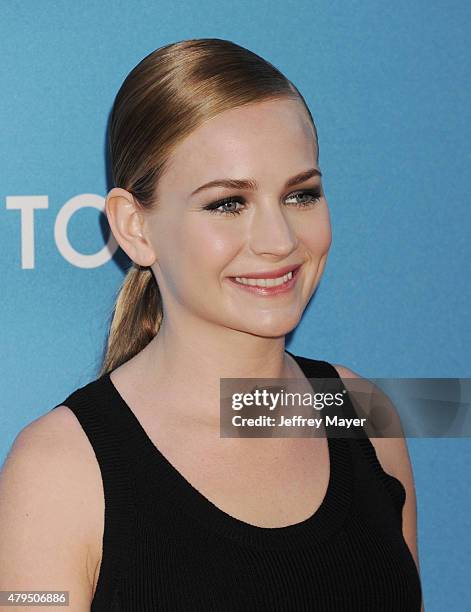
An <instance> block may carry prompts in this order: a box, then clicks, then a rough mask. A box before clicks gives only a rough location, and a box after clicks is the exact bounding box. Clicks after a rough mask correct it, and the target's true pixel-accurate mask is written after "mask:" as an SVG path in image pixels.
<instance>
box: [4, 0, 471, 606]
mask: <svg viewBox="0 0 471 612" xmlns="http://www.w3.org/2000/svg"><path fill="white" fill-rule="evenodd" d="M470 25H471V5H470V3H469V2H466V1H464V0H463V1H455V0H443V1H442V2H439V1H437V0H428V1H423V0H422V1H419V0H417V1H416V2H412V3H411V2H410V1H404V0H398V1H396V2H394V3H391V2H385V1H379V2H378V0H363V1H362V2H359V1H355V0H349V1H348V2H331V1H328V0H319V1H317V0H306V1H301V0H297V1H293V2H289V3H288V2H278V3H274V1H273V0H258V1H257V2H252V1H248V0H239V1H238V2H237V3H236V4H234V3H232V2H221V0H200V1H199V2H194V3H193V2H178V1H176V0H171V1H163V0H154V1H150V0H147V1H143V0H140V1H139V2H137V1H134V2H133V1H132V0H126V1H116V0H113V1H110V0H106V1H105V0H101V2H91V1H88V0H81V1H80V2H74V1H67V0H63V1H57V2H54V1H52V0H49V1H45V0H43V1H40V2H33V1H29V2H28V1H25V0H23V1H21V2H15V1H13V0H9V1H8V0H7V1H6V2H2V5H1V8H0V41H1V42H0V45H1V71H2V77H1V78H2V82H1V85H2V88H1V91H2V94H1V96H0V109H1V116H0V157H1V163H0V173H1V177H0V178H1V181H0V191H1V193H0V197H1V202H2V206H1V207H0V227H1V240H0V255H1V258H0V261H1V266H2V286H3V291H2V300H1V323H2V352H1V354H2V358H3V363H2V369H1V371H2V389H1V391H2V392H1V398H2V399H1V401H2V407H1V411H0V419H1V422H0V426H1V447H0V452H1V460H2V461H3V459H4V456H5V454H6V452H7V451H8V449H9V447H10V445H11V443H12V441H13V439H14V437H15V435H16V434H17V433H18V431H19V430H20V429H21V428H22V427H23V426H24V425H26V424H27V423H29V422H30V421H31V420H33V419H34V418H37V417H38V416H40V415H41V414H44V413H45V412H46V411H48V410H49V409H50V408H52V407H53V406H54V405H56V404H57V403H59V402H60V401H62V400H63V399H64V398H65V397H66V396H67V395H68V394H69V393H70V392H71V391H72V390H73V389H75V388H77V387H78V386H82V385H84V384H85V383H86V382H88V381H90V380H91V379H92V378H94V377H95V376H96V374H97V369H98V367H99V365H100V357H101V354H102V348H103V343H104V341H105V334H106V323H107V320H108V316H109V313H110V310H111V308H112V306H113V303H114V297H115V293H116V290H117V288H118V285H119V283H120V281H121V279H122V276H123V265H122V262H123V257H121V258H119V257H116V256H115V257H114V258H111V259H110V255H109V252H108V251H107V250H106V249H105V250H103V249H104V247H105V245H106V243H107V241H108V239H109V230H108V229H107V223H106V219H105V217H104V215H103V214H102V213H101V212H100V207H101V206H102V204H103V197H104V196H105V194H106V188H107V185H106V177H105V164H104V144H105V125H106V121H107V116H108V113H109V110H110V107H111V104H112V101H113V98H114V95H115V94H116V92H117V90H118V88H119V86H120V84H121V82H122V80H123V79H124V77H125V76H126V74H127V73H128V72H129V71H130V70H131V68H132V67H133V66H134V65H135V64H136V63H137V62H138V61H139V60H140V59H142V58H143V57H144V56H145V55H147V54H148V53H149V52H151V51H152V50H153V49H155V48H157V47H159V46H161V45H163V44H167V43H169V42H174V41H177V40H182V39H186V38H202V37H217V38H227V39H230V40H233V41H234V42H236V43H239V44H242V45H244V46H246V47H248V48H250V49H251V50H253V51H255V52H257V53H259V54H261V55H262V56H263V57H265V58H267V59H269V60H270V61H271V62H272V63H274V64H275V65H276V66H278V67H279V68H280V69H281V70H282V71H283V72H284V73H285V74H286V75H287V76H288V77H289V78H290V79H291V80H292V81H293V82H294V83H295V84H296V85H297V87H298V88H299V89H300V91H301V92H302V93H303V95H304V96H305V98H306V101H307V103H308V104H309V106H310V108H311V110H312V113H313V115H314V119H315V120H316V123H317V127H318V131H319V141H320V166H321V169H322V172H323V175H324V186H325V190H326V194H327V198H328V201H329V205H330V210H331V219H332V225H333V244H332V249H331V252H330V256H329V261H328V264H327V268H326V271H325V274H324V277H323V279H322V281H321V285H320V287H319V290H318V291H317V294H316V296H315V298H314V299H313V300H312V302H311V304H310V306H309V308H308V309H307V311H306V313H305V316H304V318H303V320H302V322H301V324H300V326H299V327H298V328H297V330H296V331H295V333H294V334H293V335H292V337H291V338H290V344H289V345H288V348H289V350H291V351H292V352H294V353H296V354H301V355H306V356H310V357H313V358H318V359H326V360H328V361H331V362H333V363H341V364H344V365H346V366H347V367H350V368H352V369H353V370H356V371H357V372H359V373H360V374H362V375H364V376H367V377H387V376H394V377H470V376H471V372H470V350H469V346H470V337H471V334H470V331H471V323H470V316H469V304H470V297H471V295H470V294H471V290H470V262H471V246H470V245H471V240H470V229H471V222H470V221H471V219H470V217H471V214H470V201H469V200H470V199H469V193H470V190H471V184H470V183H471V181H470V174H469V171H468V168H469V165H470V161H471V160H470V147H469V138H470V129H469V125H470V122H471V112H470V102H469V96H470V71H469V61H470V58H469V41H470V30H471V28H470ZM109 246H110V248H111V249H113V248H114V246H113V241H112V240H111V241H110V245H109ZM119 253H120V251H118V252H117V255H119ZM409 449H410V454H411V459H412V464H413V468H414V473H415V479H416V485H417V494H418V521H419V547H420V562H421V574H422V580H423V586H424V591H425V604H426V609H427V612H432V611H435V610H437V611H442V610H448V609H452V610H455V611H458V610H465V603H464V602H465V595H466V591H467V590H468V583H469V565H468V564H469V558H470V555H471V535H470V534H471V520H470V516H471V512H470V505H471V504H470V501H471V495H470V487H469V486H468V482H467V480H468V478H467V476H468V473H469V465H470V460H471V441H470V440H469V439H461V440H437V439H435V440H433V439H422V440H409Z"/></svg>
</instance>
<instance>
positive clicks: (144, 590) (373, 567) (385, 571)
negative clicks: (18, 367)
mask: <svg viewBox="0 0 471 612" xmlns="http://www.w3.org/2000/svg"><path fill="white" fill-rule="evenodd" d="M287 352H288V353H289V351H287ZM289 354H290V355H291V356H292V357H293V358H295V359H296V361H297V363H298V364H299V366H300V367H301V369H302V371H303V372H304V375H305V376H306V377H307V378H316V377H319V378H337V379H338V378H339V376H338V373H337V371H336V369H335V368H334V367H333V366H332V365H330V364H329V363H327V362H325V361H318V360H313V359H308V358H304V357H300V356H296V355H292V354H291V353H289ZM62 404H64V405H66V406H68V407H69V408H70V409H71V410H72V411H73V412H74V414H75V415H76V417H77V419H78V420H79V422H80V424H81V426H82V428H83V430H84V432H85V434H86V435H87V437H88V439H89V441H90V444H91V445H92V447H93V450H94V453H95V455H96V458H97V461H98V464H99V467H100V470H101V475H102V479H103V489H104V500H105V516H104V533H103V556H102V562H101V567H100V573H99V577H98V583H97V587H96V592H95V596H94V598H93V601H92V604H91V611H92V612H98V611H99V612H105V611H106V612H113V611H116V610H120V611H126V612H131V611H132V612H151V611H152V612H153V611H161V610H165V611H187V610H188V611H192V612H193V611H201V612H210V611H211V612H212V611H218V612H223V611H224V612H226V611H234V612H235V611H238V612H242V611H244V612H245V611H250V610H253V611H261V610H262V611H263V610H270V611H287V610H299V611H306V612H307V611H322V612H331V611H335V612H340V611H349V612H352V611H358V612H368V611H371V612H388V611H391V612H407V611H411V612H419V611H420V607H421V585H420V580H419V575H418V572H417V568H416V565H415V562H414V559H413V557H412V555H411V553H410V551H409V548H408V547H407V544H406V542H405V540H404V538H403V534H402V508H403V505H404V502H405V495H406V492H405V489H404V487H403V485H402V483H401V482H400V481H399V480H398V479H397V478H395V477H393V476H391V475H389V474H387V473H386V472H385V471H384V470H383V469H382V467H381V465H380V463H379V461H378V458H377V456H376V452H375V449H374V447H373V445H372V444H371V442H370V440H369V439H368V437H367V436H366V434H365V436H364V438H362V439H352V438H347V437H343V438H341V437H329V436H328V448H329V458H330V477H329V484H328V487H327V491H326V494H325V497H324V499H323V501H322V503H321V505H320V507H319V508H318V509H317V510H316V512H315V513H314V514H312V515H311V516H310V517H309V518H307V519H306V520H304V521H302V522H300V523H295V524H293V525H289V526H285V527H275V528H268V527H267V528H265V527H258V526H255V525H251V524H249V523H246V522H244V521H241V520H238V519H236V518H235V517H232V516H231V515H229V514H227V513H225V512H224V511H222V510H221V509H219V508H218V507H217V506H215V505H214V504H213V503H212V502H210V501H209V499H207V498H206V497H204V496H203V495H202V494H201V493H200V492H199V491H198V490H197V489H196V488H194V487H193V486H192V485H191V484H190V483H189V482H188V481H187V480H186V479H185V478H184V477H183V476H182V474H180V472H178V471H177V470H176V469H175V468H174V467H173V465H172V464H171V463H170V462H169V461H168V460H167V459H166V458H165V456H164V455H162V454H161V453H160V451H159V450H158V449H157V448H156V446H155V445H154V444H153V442H152V441H151V440H150V438H149V437H148V436H147V434H146V432H145V430H144V429H143V427H142V426H141V424H140V422H139V420H138V419H137V417H136V416H135V414H134V413H133V412H132V410H131V409H130V408H129V406H128V405H127V404H126V403H125V401H124V399H123V398H122V397H121V396H120V394H119V393H118V391H117V389H116V387H114V385H113V383H112V381H111V379H110V376H109V374H106V375H104V376H102V377H100V378H98V379H97V380H94V381H93V382H91V383H88V384H87V385H86V386H84V387H81V388H79V389H77V390H76V391H74V392H73V393H72V394H71V395H69V396H68V397H67V399H66V400H64V402H62ZM58 405H60V404H58ZM56 407H57V406H55V407H54V408H56ZM350 408H351V410H353V406H352V405H351V402H350Z"/></svg>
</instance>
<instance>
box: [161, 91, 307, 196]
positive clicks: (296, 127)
mask: <svg viewBox="0 0 471 612" xmlns="http://www.w3.org/2000/svg"><path fill="white" fill-rule="evenodd" d="M316 157H317V145H316V138H315V134H314V130H313V127H312V124H311V122H310V119H309V116H308V114H307V112H306V109H305V108H304V106H303V104H302V103H301V102H300V101H298V100H291V99H281V100H268V101H263V102H257V103H253V104H248V105H246V106H241V107H238V108H233V109H230V110H227V111H224V112H222V113H220V114H219V115H217V116H216V117H213V118H212V119H209V120H208V121H206V122H205V123H203V124H202V125H201V126H199V127H198V128H197V129H196V130H194V131H193V132H192V133H191V134H190V135H189V136H187V137H186V138H185V139H184V140H183V141H182V142H181V143H180V144H179V145H178V146H177V147H176V148H175V150H174V152H173V153H172V156H171V158H170V160H169V165H168V166H167V170H166V172H165V173H164V175H163V176H162V177H161V187H162V188H164V189H165V187H166V186H168V185H172V186H173V189H175V186H176V184H177V183H176V182H177V181H178V184H180V185H184V186H185V187H186V188H189V189H193V188H195V187H198V186H199V185H200V184H202V183H203V182H206V181H210V180H213V179H215V178H222V177H231V178H240V177H246V176H256V175H257V176H258V177H262V178H263V176H264V175H266V176H267V179H268V178H272V177H273V175H274V174H280V182H284V180H285V174H286V176H291V175H292V174H296V173H297V172H300V171H302V170H306V169H307V168H308V167H315V166H316ZM280 168H282V169H283V173H282V176H281V173H280Z"/></svg>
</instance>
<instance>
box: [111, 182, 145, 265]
mask: <svg viewBox="0 0 471 612" xmlns="http://www.w3.org/2000/svg"><path fill="white" fill-rule="evenodd" d="M105 211H106V216H107V217H108V223H109V224H110V228H111V231H112V232H113V236H114V237H115V238H116V241H117V242H118V244H119V246H120V247H121V248H122V249H123V251H124V252H125V253H126V254H127V255H128V256H129V257H130V258H131V259H132V260H133V261H134V262H135V263H137V264H139V265H141V266H151V265H152V264H153V263H154V262H155V260H156V255H155V251H154V248H153V246H152V244H151V243H150V241H149V240H148V239H147V237H146V234H145V231H144V216H145V214H146V213H145V211H144V210H143V209H142V207H141V206H140V205H139V204H138V203H137V202H136V200H135V198H134V196H133V195H132V193H130V192H129V191H126V190H125V189H121V188H120V187H114V188H113V189H111V191H110V192H109V193H108V195H107V196H106V200H105Z"/></svg>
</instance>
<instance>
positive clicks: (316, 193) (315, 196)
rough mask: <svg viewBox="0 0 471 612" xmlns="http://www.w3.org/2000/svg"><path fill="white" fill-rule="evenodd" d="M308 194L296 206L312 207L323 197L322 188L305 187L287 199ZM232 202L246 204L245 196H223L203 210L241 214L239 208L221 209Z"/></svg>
mask: <svg viewBox="0 0 471 612" xmlns="http://www.w3.org/2000/svg"><path fill="white" fill-rule="evenodd" d="M304 196H308V197H309V199H308V200H307V201H304V202H300V201H297V202H296V203H295V204H294V206H295V207H297V208H311V207H312V206H314V205H315V204H317V203H318V202H319V200H320V199H321V198H322V191H321V190H320V189H304V190H301V191H296V192H294V193H292V194H290V195H289V196H288V197H287V198H286V199H287V200H289V199H292V198H297V197H304ZM230 204H246V202H245V198H243V197H241V196H229V197H227V198H223V199H222V200H218V201H217V202H213V203H212V204H208V205H207V206H205V207H204V208H203V210H207V211H208V212H210V213H212V214H217V215H240V213H241V212H242V210H241V209H237V210H227V208H226V209H225V210H219V209H220V208H222V207H225V206H227V205H230Z"/></svg>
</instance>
